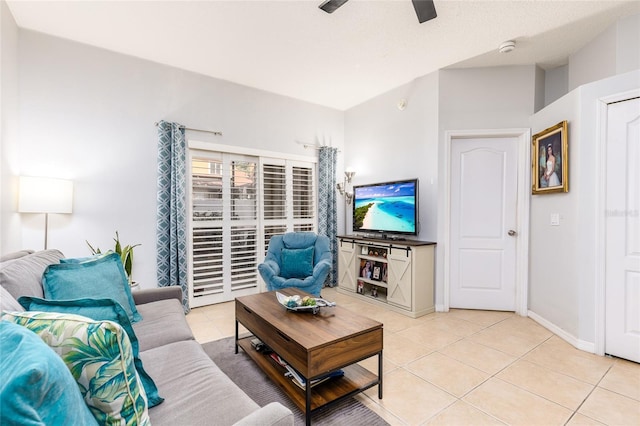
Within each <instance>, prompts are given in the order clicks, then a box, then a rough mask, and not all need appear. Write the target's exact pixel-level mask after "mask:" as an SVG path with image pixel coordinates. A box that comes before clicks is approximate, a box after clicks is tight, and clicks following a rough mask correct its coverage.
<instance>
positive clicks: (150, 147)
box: [2, 30, 344, 287]
mask: <svg viewBox="0 0 640 426" xmlns="http://www.w3.org/2000/svg"><path fill="white" fill-rule="evenodd" d="M3 35H4V34H3ZM19 52H20V55H19V75H20V85H19V103H20V107H19V108H20V109H19V127H20V138H19V140H17V141H12V143H10V144H9V145H8V147H7V148H8V149H11V150H15V151H16V155H15V156H14V158H12V161H11V164H9V167H10V168H11V174H21V175H49V176H54V177H61V178H68V179H72V180H73V181H74V185H75V186H74V191H75V193H74V207H73V214H71V215H50V226H49V246H50V247H55V248H58V249H60V250H61V251H62V252H63V253H64V254H65V255H66V256H69V257H72V256H84V255H88V254H89V251H88V248H87V246H86V244H85V240H88V241H90V242H91V243H92V244H94V245H98V246H100V247H101V248H103V249H106V248H108V247H109V246H111V245H112V237H113V235H114V232H115V231H116V230H118V231H119V233H120V237H121V239H122V240H123V242H124V243H127V244H129V243H141V244H142V246H141V247H138V248H136V258H135V265H134V272H133V275H134V278H135V279H136V280H137V281H139V282H141V284H142V286H143V287H153V286H155V281H156V272H155V271H156V266H155V265H156V259H155V253H156V231H155V223H156V165H157V161H156V152H157V150H156V142H157V130H156V127H155V125H154V123H155V122H157V121H160V120H162V119H164V120H168V121H177V122H179V123H181V124H184V125H187V126H188V127H192V128H197V129H210V130H217V131H222V132H223V136H222V137H213V136H212V135H208V134H204V133H196V132H187V137H192V138H193V139H197V140H204V141H212V142H215V143H219V144H225V145H237V146H242V147H249V148H255V149H263V150H268V151H277V152H284V153H289V154H298V155H304V156H315V155H316V153H315V152H313V151H312V150H309V149H305V148H304V147H303V146H302V145H300V144H298V143H296V141H302V142H306V143H316V142H320V143H325V144H330V145H333V146H336V147H338V148H339V149H341V150H344V142H343V135H344V115H343V113H342V112H341V111H337V110H332V109H329V108H325V107H320V106H317V105H313V104H309V103H306V102H302V101H298V100H294V99H291V98H287V97H283V96H279V95H274V94H271V93H267V92H264V91H260V90H255V89H251V88H248V87H244V86H240V85H237V84H233V83H229V82H225V81H222V80H217V79H213V78H209V77H205V76H202V75H198V74H195V73H191V72H186V71H182V70H178V69H175V68H171V67H167V66H164V65H159V64H156V63H152V62H149V61H145V60H141V59H136V58H133V57H129V56H125V55H121V54H116V53H112V52H109V51H106V50H102V49H98V48H94V47H90V46H86V45H82V44H78V43H74V42H70V41H66V40H62V39H58V38H54V37H50V36H46V35H43V34H39V33H35V32H31V31H27V30H20V31H19ZM3 180H4V179H3ZM3 204H4V203H3ZM10 216H17V213H13V214H12V215H10ZM20 216H21V217H22V232H21V234H20V235H19V236H15V235H12V236H5V235H3V236H2V240H3V247H4V246H6V247H19V248H33V249H41V248H42V245H43V242H42V238H43V217H42V215H25V214H22V215H20ZM8 220H10V219H9V218H8V217H5V216H4V215H3V217H2V224H3V227H6V226H7V223H8V222H7V221H8Z"/></svg>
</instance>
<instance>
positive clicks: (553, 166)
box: [531, 120, 569, 194]
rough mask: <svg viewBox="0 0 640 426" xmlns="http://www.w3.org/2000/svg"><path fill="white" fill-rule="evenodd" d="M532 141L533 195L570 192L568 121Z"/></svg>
mask: <svg viewBox="0 0 640 426" xmlns="http://www.w3.org/2000/svg"><path fill="white" fill-rule="evenodd" d="M531 139H532V147H531V159H532V167H531V169H532V174H531V182H532V187H531V190H532V193H533V194H548V193H554V192H569V155H568V153H569V143H568V139H569V135H568V131H567V121H566V120H565V121H561V122H560V123H558V124H556V125H555V126H553V127H549V128H548V129H545V130H543V131H541V132H539V133H536V134H535V135H533V137H532V138H531Z"/></svg>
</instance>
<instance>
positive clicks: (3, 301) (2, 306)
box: [0, 287, 24, 312]
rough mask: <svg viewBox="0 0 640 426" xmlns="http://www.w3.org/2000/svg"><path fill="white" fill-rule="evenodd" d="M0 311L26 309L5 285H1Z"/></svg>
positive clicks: (20, 310)
mask: <svg viewBox="0 0 640 426" xmlns="http://www.w3.org/2000/svg"><path fill="white" fill-rule="evenodd" d="M0 311H14V312H22V311H24V308H23V307H22V306H21V305H20V304H19V303H18V301H17V300H16V299H15V298H14V297H13V296H12V295H11V293H9V292H8V291H7V290H5V288H4V287H0Z"/></svg>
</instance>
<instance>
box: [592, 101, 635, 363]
mask: <svg viewBox="0 0 640 426" xmlns="http://www.w3.org/2000/svg"><path fill="white" fill-rule="evenodd" d="M638 97H640V89H634V90H629V91H626V92H622V93H616V94H614V95H610V96H604V97H602V98H600V99H598V101H599V105H598V118H597V120H598V121H597V123H598V142H597V144H598V148H597V150H598V154H597V158H598V164H596V165H595V166H596V182H598V186H597V187H596V193H595V197H596V202H595V209H596V211H595V217H596V241H595V244H594V246H595V249H596V253H595V256H596V257H595V258H596V259H598V261H597V262H595V271H594V272H595V311H596V312H595V328H596V329H595V339H594V340H595V342H594V353H595V354H596V355H604V354H605V342H606V340H605V339H606V310H605V304H606V297H605V295H606V289H607V288H606V255H605V254H606V253H605V246H604V245H605V243H606V242H607V233H606V226H607V225H606V220H607V214H606V211H605V209H606V207H607V206H606V202H607V199H606V195H607V194H606V190H605V188H606V180H605V179H606V177H607V167H606V164H607V110H608V108H609V104H612V103H616V102H624V101H628V100H631V99H633V98H638Z"/></svg>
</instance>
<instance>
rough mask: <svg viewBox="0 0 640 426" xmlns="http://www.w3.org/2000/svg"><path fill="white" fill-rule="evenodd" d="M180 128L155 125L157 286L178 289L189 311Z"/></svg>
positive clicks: (183, 146) (183, 154)
mask: <svg viewBox="0 0 640 426" xmlns="http://www.w3.org/2000/svg"><path fill="white" fill-rule="evenodd" d="M186 172H187V164H186V143H185V136H184V126H181V125H179V124H177V123H168V122H166V121H161V122H160V123H158V219H157V220H158V223H157V228H156V229H157V236H158V242H157V253H158V254H157V269H158V286H159V287H167V286H180V287H181V288H182V306H183V307H184V311H185V313H187V312H189V288H188V285H189V284H188V281H187V204H186V202H187V193H186V182H187V180H186Z"/></svg>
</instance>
